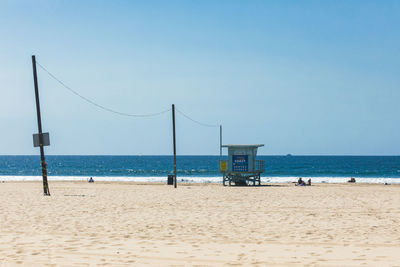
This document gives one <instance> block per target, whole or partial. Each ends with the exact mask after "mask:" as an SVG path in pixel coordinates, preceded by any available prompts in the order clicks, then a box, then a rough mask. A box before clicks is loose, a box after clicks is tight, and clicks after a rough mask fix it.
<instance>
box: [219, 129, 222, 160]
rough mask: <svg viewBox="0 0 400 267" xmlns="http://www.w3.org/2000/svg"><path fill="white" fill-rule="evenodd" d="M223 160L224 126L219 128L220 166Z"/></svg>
mask: <svg viewBox="0 0 400 267" xmlns="http://www.w3.org/2000/svg"><path fill="white" fill-rule="evenodd" d="M221 160H222V125H220V126H219V164H221Z"/></svg>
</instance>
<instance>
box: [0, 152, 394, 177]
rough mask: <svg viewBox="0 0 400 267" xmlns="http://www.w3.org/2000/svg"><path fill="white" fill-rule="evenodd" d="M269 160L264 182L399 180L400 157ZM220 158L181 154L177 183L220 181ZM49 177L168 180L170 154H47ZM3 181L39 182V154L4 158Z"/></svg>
mask: <svg viewBox="0 0 400 267" xmlns="http://www.w3.org/2000/svg"><path fill="white" fill-rule="evenodd" d="M258 159H261V160H265V162H266V167H265V172H264V173H263V174H262V182H271V183H277V182H280V183H285V182H293V181H296V180H297V178H298V177H303V178H306V179H308V178H311V179H312V181H313V182H317V183H318V182H320V183H340V182H346V181H347V180H348V179H349V178H350V177H355V178H356V180H357V182H364V183H400V156H258ZM218 160H219V156H177V171H178V175H177V177H178V181H179V182H198V183H210V182H221V181H222V176H221V174H220V173H219V172H218ZM46 161H47V164H48V176H49V181H52V180H86V179H88V178H89V177H94V179H95V180H97V181H140V182H166V178H167V175H168V174H172V173H173V157H172V156H47V157H46ZM0 180H1V181H9V180H13V181H20V180H25V181H26V180H41V168H40V157H39V156H0Z"/></svg>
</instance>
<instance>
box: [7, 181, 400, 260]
mask: <svg viewBox="0 0 400 267" xmlns="http://www.w3.org/2000/svg"><path fill="white" fill-rule="evenodd" d="M50 192H51V194H52V195H51V197H44V196H43V195H42V185H41V183H40V182H5V183H0V218H1V220H0V226H1V232H0V266H1V267H3V266H15V265H18V264H22V265H23V266H46V265H52V266H96V265H99V266H131V265H134V266H141V265H152V266H224V265H225V266H230V265H237V266H240V265H243V266H249V265H253V266H400V185H386V186H385V185H369V184H317V185H314V186H311V187H295V186H294V185H293V184H282V185H272V186H262V187H255V188H254V187H223V186H222V185H219V184H218V185H216V184H206V185H204V184H196V185H178V188H177V189H174V188H173V187H172V186H167V185H160V184H135V183H115V182H113V183H105V182H104V183H98V182H95V183H93V184H89V183H85V182H51V181H50Z"/></svg>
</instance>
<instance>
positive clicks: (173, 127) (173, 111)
mask: <svg viewBox="0 0 400 267" xmlns="http://www.w3.org/2000/svg"><path fill="white" fill-rule="evenodd" d="M172 134H173V142H174V188H176V142H175V105H174V104H172Z"/></svg>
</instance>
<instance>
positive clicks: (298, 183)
mask: <svg viewBox="0 0 400 267" xmlns="http://www.w3.org/2000/svg"><path fill="white" fill-rule="evenodd" d="M296 185H298V186H305V185H306V183H305V182H304V181H303V179H301V177H300V178H299V180H297V184H296Z"/></svg>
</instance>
